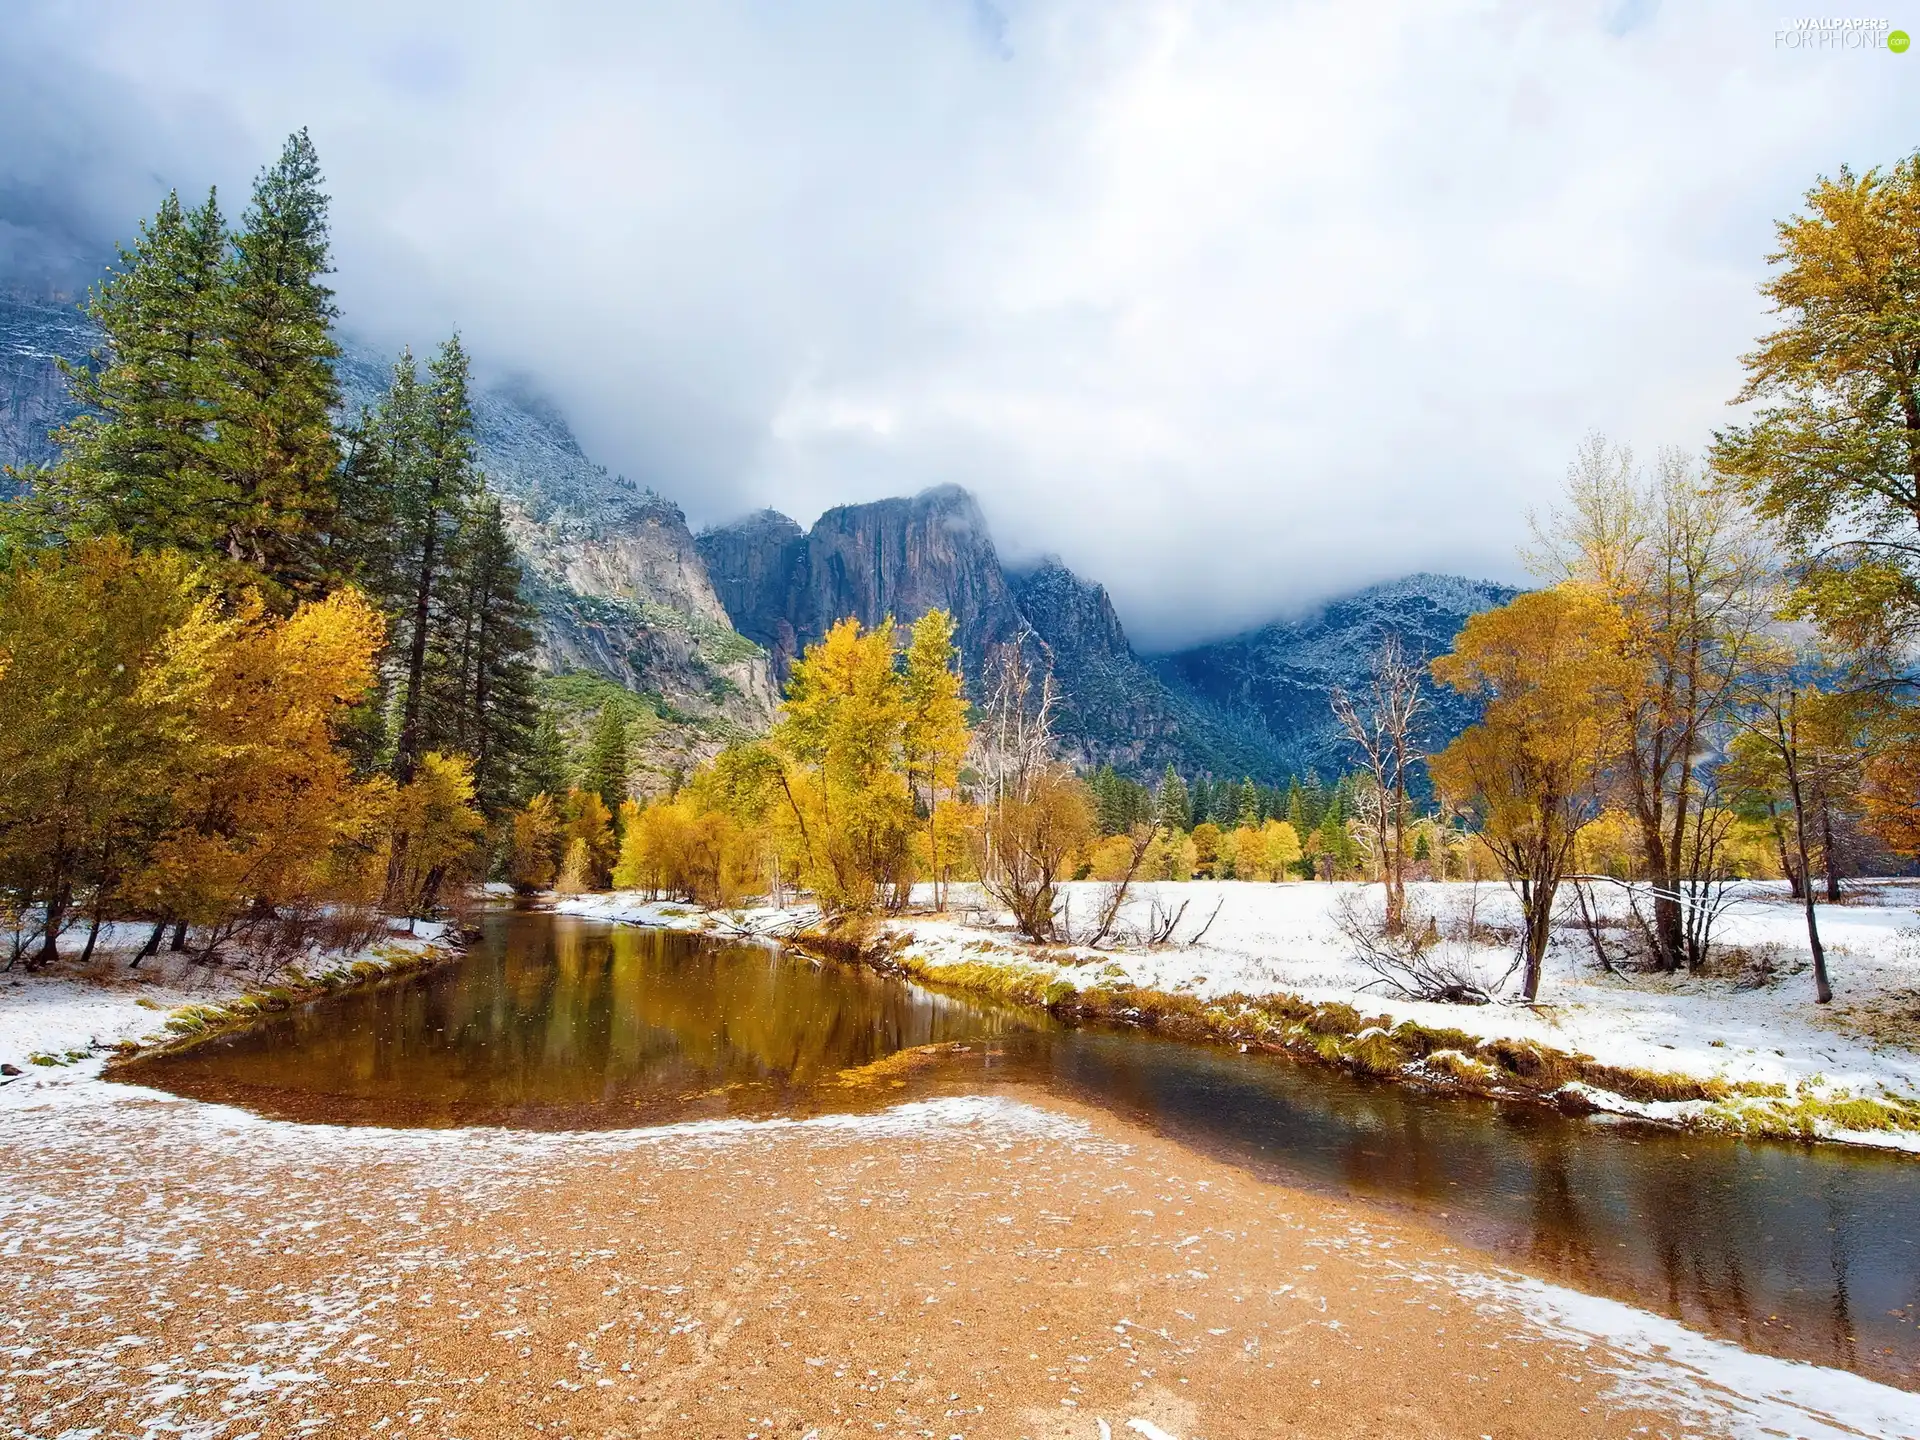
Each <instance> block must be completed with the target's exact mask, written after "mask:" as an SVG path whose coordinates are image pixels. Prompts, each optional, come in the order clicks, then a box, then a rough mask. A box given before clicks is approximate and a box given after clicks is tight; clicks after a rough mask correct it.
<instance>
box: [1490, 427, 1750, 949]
mask: <svg viewBox="0 0 1920 1440" xmlns="http://www.w3.org/2000/svg"><path fill="white" fill-rule="evenodd" d="M1534 534H1535V537H1536V540H1537V542H1538V544H1537V548H1536V549H1535V551H1534V552H1533V553H1532V554H1531V555H1530V556H1529V557H1528V558H1529V561H1530V563H1531V565H1532V568H1533V569H1534V570H1535V572H1536V573H1538V574H1541V575H1543V576H1545V577H1546V578H1548V579H1551V580H1564V579H1571V580H1578V581H1581V582H1583V583H1585V584H1588V585H1591V586H1593V587H1595V588H1596V589H1597V590H1599V591H1600V593H1602V594H1603V595H1605V596H1606V597H1607V598H1608V599H1609V600H1611V601H1612V602H1613V603H1614V604H1616V605H1618V606H1619V607H1620V609H1621V610H1622V612H1624V613H1625V615H1626V617H1627V624H1628V636H1627V651H1628V657H1629V658H1630V659H1631V660H1632V661H1633V662H1634V667H1633V676H1632V682H1631V683H1630V684H1628V685H1627V686H1625V687H1624V688H1623V689H1622V690H1621V692H1620V694H1619V695H1618V696H1617V697H1616V699H1615V703H1616V704H1617V705H1618V706H1619V707H1620V709H1621V711H1622V713H1623V714H1624V716H1625V717H1626V720H1627V722H1628V727H1629V731H1628V735H1629V738H1628V745H1627V748H1626V752H1625V754H1624V755H1623V756H1622V757H1621V766H1620V786H1619V792H1618V793H1619V795H1620V798H1621V799H1622V800H1623V802H1624V803H1625V805H1626V807H1627V808H1628V809H1629V810H1630V812H1631V813H1632V815H1633V817H1634V820H1635V823H1636V824H1637V826H1638V828H1639V830H1640V837H1641V849H1642V852H1643V854H1644V857H1645V863H1646V868H1647V875H1646V878H1647V880H1648V882H1649V888H1650V889H1651V890H1652V892H1653V906H1652V919H1651V923H1650V925H1649V927H1648V937H1649V940H1650V943H1651V946H1652V951H1653V959H1654V963H1655V964H1656V965H1658V966H1659V967H1660V968H1661V969H1663V970H1676V969H1679V968H1680V967H1681V966H1682V965H1685V966H1687V967H1689V968H1692V969H1698V968H1699V966H1701V965H1702V964H1704V963H1705V961H1706V954H1705V952H1704V951H1703V950H1702V949H1701V948H1699V946H1698V945H1697V944H1695V943H1693V942H1694V941H1695V940H1696V939H1697V937H1698V936H1699V935H1700V933H1701V928H1702V927H1701V924H1700V919H1701V917H1699V916H1695V915H1692V914H1690V913H1689V912H1690V907H1691V906H1692V905H1693V903H1694V897H1695V896H1696V895H1698V896H1701V897H1703V898H1704V895H1705V891H1704V890H1703V889H1702V885H1701V883H1700V882H1701V881H1702V880H1703V878H1704V877H1703V876H1701V875H1699V874H1697V873H1695V872H1694V871H1693V870H1692V869H1691V868H1690V867H1691V865H1692V862H1693V861H1695V860H1697V859H1704V858H1706V857H1707V855H1708V853H1709V851H1710V850H1711V847H1708V848H1707V849H1704V850H1703V849H1702V847H1700V846H1698V845H1695V844H1694V843H1693V839H1692V834H1691V832H1692V828H1693V826H1694V825H1695V824H1696V823H1697V822H1698V821H1699V819H1700V817H1701V816H1702V814H1703V813H1704V808H1705V807H1704V806H1703V805H1702V804H1701V803H1700V794H1699V791H1700V787H1701V780H1702V775H1703V773H1704V771H1705V770H1706V769H1707V768H1708V767H1710V765H1711V764H1712V762H1713V759H1714V757H1715V754H1716V751H1717V750H1718V748H1719V742H1720V741H1722V740H1723V739H1724V738H1725V733H1726V729H1727V719H1726V717H1727V710H1728V706H1729V704H1730V702H1731V700H1732V697H1733V692H1734V689H1735V687H1736V686H1737V685H1738V684H1739V683H1740V681H1741V678H1742V676H1743V674H1744V673H1745V671H1746V669H1747V667H1748V664H1749V661H1750V659H1751V657H1752V653H1753V650H1754V647H1755V645H1756V643H1757V642H1758V641H1759V639H1760V636H1761V634H1762V632H1763V631H1764V629H1765V627H1766V625H1767V622H1768V620H1769V618H1770V616H1771V611H1770V609H1769V607H1768V605H1767V603H1766V602H1767V598H1768V587H1769V585H1770V583H1771V577H1772V573H1773V566H1772V564H1771V556H1770V554H1769V552H1768V549H1767V547H1766V545H1765V544H1764V543H1763V541H1762V539H1761V538H1760V536H1759V535H1758V533H1757V532H1756V530H1755V528H1754V524H1753V520H1752V517H1751V515H1750V513H1749V512H1748V511H1747V510H1746V509H1745V507H1744V506H1742V505H1741V504H1740V503H1739V501H1738V500H1737V499H1735V498H1734V497H1733V496H1731V495H1729V494H1727V493H1726V492H1724V491H1723V490H1720V489H1716V488H1715V487H1714V486H1712V485H1711V484H1709V483H1708V481H1707V479H1706V477H1704V476H1703V475H1702V474H1701V473H1700V472H1699V469H1698V467H1697V466H1696V465H1695V464H1694V462H1693V460H1692V459H1691V457H1689V456H1687V455H1686V454H1684V453H1682V452H1680V451H1676V450H1667V451H1663V452H1661V454H1660V456H1659V458H1658V460H1657V462H1656V464H1655V467H1654V473H1653V475H1652V476H1651V477H1650V478H1649V477H1648V476H1646V475H1645V474H1644V473H1643V472H1642V471H1641V470H1640V469H1639V468H1638V467H1637V466H1636V465H1635V463H1634V459H1633V455H1632V452H1631V451H1629V450H1626V449H1625V448H1622V447H1616V446H1613V445H1610V444H1608V443H1607V441H1606V440H1605V439H1604V438H1602V437H1600V436H1598V435H1593V436H1589V437H1588V438H1587V439H1586V441H1585V442H1583V443H1582V445H1581V447H1580V450H1579V452H1578V453H1577V455H1576V456H1575V458H1574V462H1573V464H1572V466H1571V467H1569V470H1568V474H1567V486H1566V498H1565V503H1564V505H1563V506H1562V507H1561V508H1560V509H1558V510H1557V511H1556V512H1555V513H1554V514H1553V515H1552V516H1551V517H1550V518H1549V519H1548V520H1547V521H1546V522H1544V523H1542V522H1540V521H1537V520H1536V521H1535V522H1534ZM1708 928H1709V929H1710V928H1711V927H1710V925H1709V926H1708Z"/></svg>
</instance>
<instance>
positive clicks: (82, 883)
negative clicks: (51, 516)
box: [0, 540, 235, 960]
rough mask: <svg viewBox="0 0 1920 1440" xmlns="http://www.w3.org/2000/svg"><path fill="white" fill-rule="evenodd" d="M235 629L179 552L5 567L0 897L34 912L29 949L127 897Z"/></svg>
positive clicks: (0, 604) (96, 550)
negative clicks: (77, 918) (79, 917)
mask: <svg viewBox="0 0 1920 1440" xmlns="http://www.w3.org/2000/svg"><path fill="white" fill-rule="evenodd" d="M234 630H235V626H234V624H233V622H231V621H230V620H227V619H225V618H223V617H222V616H221V615H220V614H219V613H218V610H217V607H216V605H215V602H214V601H213V600H212V599H211V598H210V597H209V596H207V595H206V593H205V592H204V590H203V587H202V586H201V584H200V579H199V576H198V574H197V572H196V571H195V570H194V568H193V567H192V566H191V565H189V564H188V563H187V562H186V561H185V560H184V559H182V558H181V557H180V556H178V555H174V554H167V553H160V554H135V553H134V552H133V551H132V550H131V549H129V548H128V547H127V545H125V544H124V543H123V542H121V541H119V540H89V541H84V542H82V543H81V544H78V545H75V546H73V547H71V548H66V549H60V550H50V551H46V552H44V553H42V554H39V555H36V556H33V557H31V558H22V559H16V560H15V562H14V563H13V565H11V566H10V567H9V568H8V569H7V570H6V571H4V572H0V776H4V777H5V778H4V780H0V905H4V907H5V908H6V910H7V911H8V912H9V913H10V914H12V915H13V916H15V917H21V918H23V919H24V917H26V916H29V915H35V914H37V915H38V916H39V917H40V918H39V934H38V936H37V937H36V938H37V939H38V940H39V951H38V956H37V958H38V959H40V960H50V959H52V958H53V957H54V955H55V954H56V953H57V950H56V947H57V944H58V941H59V937H60V934H61V931H62V929H63V928H64V927H65V924H66V921H67V918H68V917H69V916H70V915H71V914H72V913H73V912H74V910H75V908H76V907H79V908H80V909H82V910H84V911H86V912H89V913H90V914H91V916H92V918H93V921H94V928H95V931H96V932H97V929H98V926H99V923H100V922H101V920H102V919H103V918H104V917H105V916H106V914H107V912H108V911H109V910H110V909H112V908H114V907H117V906H120V905H122V904H124V903H125V902H126V901H127V899H128V895H129V891H130V889H131V888H132V887H133V886H134V884H135V881H136V878H137V877H138V875H139V872H140V871H141V870H142V869H143V868H144V866H145V863H146V857H147V854H148V852H149V851H150V850H151V848H152V846H153V844H154V842H155V840H156V839H157V838H158V837H159V835H160V834H161V833H162V832H163V831H164V830H165V829H166V828H167V827H168V825H169V824H170V823H171V821H172V817H173V816H174V814H175V811H176V807H177V803H178V801H179V800H180V799H181V798H182V797H181V796H180V794H179V793H178V789H179V781H180V776H181V769H182V766H183V764H184V762H185V760H186V759H187V757H189V756H190V755H191V754H192V753H193V752H194V748H195V745H196V738H197V730H198V717H199V715H200V714H201V712H202V710H203V708H204V706H205V704H206V701H207V696H208V692H209V689H210V687H211V686H212V684H213V682H214V679H215V670H216V668H217V667H216V657H217V655H218V654H219V652H220V650H221V649H222V647H224V646H226V645H228V644H230V643H231V641H232V638H233V634H234ZM15 935H16V944H20V945H24V942H25V941H26V939H27V938H28V937H27V936H26V935H25V934H24V933H23V932H22V930H21V929H20V928H16V929H15ZM90 945H91V937H90V938H89V946H90ZM9 958H10V959H15V958H18V956H13V957H9ZM30 958H36V957H30Z"/></svg>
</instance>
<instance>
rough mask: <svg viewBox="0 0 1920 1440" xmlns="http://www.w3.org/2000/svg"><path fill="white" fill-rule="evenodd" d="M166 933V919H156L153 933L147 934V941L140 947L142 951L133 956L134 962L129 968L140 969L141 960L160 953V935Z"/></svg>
mask: <svg viewBox="0 0 1920 1440" xmlns="http://www.w3.org/2000/svg"><path fill="white" fill-rule="evenodd" d="M166 933H167V922H166V919H165V918H164V917H162V918H161V919H159V920H156V921H154V922H153V933H152V934H151V935H149V936H147V943H146V944H144V945H142V946H141V947H140V953H139V954H138V955H135V956H134V957H133V963H132V964H131V965H129V966H128V967H127V968H128V969H129V970H138V969H139V968H140V962H141V961H142V960H145V959H146V958H147V957H148V956H150V955H158V954H159V953H160V937H161V936H162V935H164V934H166Z"/></svg>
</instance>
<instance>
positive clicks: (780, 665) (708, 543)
mask: <svg viewBox="0 0 1920 1440" xmlns="http://www.w3.org/2000/svg"><path fill="white" fill-rule="evenodd" d="M696 543H697V544H698V545H699V548H700V557H701V559H702V560H703V561H704V562H705V564H706V569H707V578H708V581H709V582H710V583H711V584H712V586H713V589H714V593H715V594H716V595H718V596H719V597H720V603H721V604H722V605H724V606H725V607H726V611H727V615H728V617H729V618H730V619H731V620H732V622H733V626H734V628H735V629H736V630H738V631H739V632H740V633H741V634H742V635H745V636H746V637H747V638H748V639H749V640H752V641H754V642H755V643H756V644H758V645H760V646H762V647H763V648H764V649H765V650H766V651H767V652H768V654H769V656H770V657H771V658H772V662H773V667H774V670H775V672H776V673H777V674H778V675H780V676H781V677H783V678H784V677H785V675H786V670H787V665H788V663H789V662H790V661H791V660H792V658H793V657H794V656H795V655H797V654H799V653H800V649H801V646H800V643H799V637H798V636H797V635H796V634H795V632H794V628H793V621H792V620H791V618H790V617H789V613H788V611H789V602H788V593H789V592H790V590H791V589H792V586H793V577H794V574H795V573H796V570H797V569H798V567H799V565H800V562H801V558H802V557H803V556H804V555H805V553H806V548H807V536H806V532H805V531H804V530H802V529H801V528H800V527H799V526H798V525H796V524H794V523H793V521H791V520H789V519H788V518H787V517H786V516H785V515H782V514H781V513H780V512H779V511H778V510H761V511H759V512H757V513H756V514H753V515H749V516H747V518H746V519H744V520H737V521H735V522H734V523H733V524H731V525H722V526H719V527H717V528H714V529H711V530H704V531H702V532H701V534H700V536H699V539H698V541H697V542H696Z"/></svg>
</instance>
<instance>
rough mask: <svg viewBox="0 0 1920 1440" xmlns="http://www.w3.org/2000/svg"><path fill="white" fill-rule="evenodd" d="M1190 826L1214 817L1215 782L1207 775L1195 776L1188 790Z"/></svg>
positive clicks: (1203, 822) (1204, 822)
mask: <svg viewBox="0 0 1920 1440" xmlns="http://www.w3.org/2000/svg"><path fill="white" fill-rule="evenodd" d="M1187 814H1188V816H1189V820H1188V826H1189V828H1191V827H1192V826H1194V825H1204V824H1206V823H1207V821H1209V820H1211V819H1213V782H1212V781H1211V780H1209V779H1208V778H1207V777H1206V776H1205V775H1196V776H1194V777H1193V786H1192V788H1191V790H1189V792H1188V799H1187Z"/></svg>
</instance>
